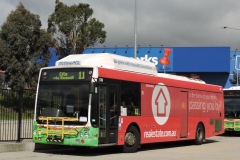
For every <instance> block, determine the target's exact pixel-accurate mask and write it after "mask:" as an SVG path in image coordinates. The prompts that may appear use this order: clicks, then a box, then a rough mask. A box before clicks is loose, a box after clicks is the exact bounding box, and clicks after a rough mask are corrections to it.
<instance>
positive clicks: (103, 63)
mask: <svg viewBox="0 0 240 160" xmlns="http://www.w3.org/2000/svg"><path fill="white" fill-rule="evenodd" d="M84 65H85V66H90V65H91V66H94V67H103V68H108V69H116V70H125V71H131V72H137V73H144V74H151V75H157V74H158V72H157V68H156V66H155V64H153V63H151V62H147V61H142V60H139V59H134V58H129V57H124V56H119V55H115V54H111V53H94V54H72V55H69V56H67V57H65V58H62V59H60V60H58V61H56V63H55V66H61V67H63V66H66V67H69V66H72V67H73V66H76V67H77V66H84Z"/></svg>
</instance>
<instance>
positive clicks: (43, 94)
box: [36, 82, 89, 125]
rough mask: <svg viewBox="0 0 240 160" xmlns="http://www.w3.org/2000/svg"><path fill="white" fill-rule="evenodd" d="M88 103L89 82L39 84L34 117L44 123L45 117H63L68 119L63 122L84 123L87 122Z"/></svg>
mask: <svg viewBox="0 0 240 160" xmlns="http://www.w3.org/2000/svg"><path fill="white" fill-rule="evenodd" d="M88 103H89V83H86V82H85V83H66V82H65V83H50V84H49V83H46V84H45V83H44V84H40V87H39V91H38V97H37V108H36V111H37V116H36V118H37V121H38V123H46V117H64V118H67V119H70V120H68V121H66V122H65V124H66V123H69V124H72V125H73V124H76V125H84V124H86V123H87V115H88ZM43 117H45V119H44V118H43ZM44 120H45V121H44ZM50 120H51V119H49V121H50ZM49 123H51V121H50V122H49ZM55 123H56V122H55ZM57 123H59V124H60V123H61V121H59V122H57Z"/></svg>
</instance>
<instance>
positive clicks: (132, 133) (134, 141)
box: [123, 126, 140, 153]
mask: <svg viewBox="0 0 240 160" xmlns="http://www.w3.org/2000/svg"><path fill="white" fill-rule="evenodd" d="M139 145H140V133H139V131H138V129H137V128H136V127H135V126H130V127H129V128H128V130H127V132H126V134H125V138H124V145H123V152H126V153H133V152H136V151H137V149H138V147H139Z"/></svg>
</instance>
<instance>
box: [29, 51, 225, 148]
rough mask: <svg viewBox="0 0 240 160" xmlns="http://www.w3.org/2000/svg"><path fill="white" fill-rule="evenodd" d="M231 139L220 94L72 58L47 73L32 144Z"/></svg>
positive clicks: (118, 64)
mask: <svg viewBox="0 0 240 160" xmlns="http://www.w3.org/2000/svg"><path fill="white" fill-rule="evenodd" d="M223 132H224V99H223V89H222V87H220V86H216V85H210V84H206V83H205V82H203V81H200V80H194V79H190V78H187V77H181V76H176V75H170V74H166V73H158V72H157V70H156V66H155V65H154V64H153V63H150V62H145V61H141V60H138V59H133V58H127V57H124V56H119V55H114V54H110V53H99V54H97V53H94V54H80V55H69V56H67V57H65V58H63V59H61V60H59V61H57V62H56V65H55V66H54V67H46V68H42V69H41V70H40V74H39V81H38V87H37V93H36V102H35V113H34V125H33V142H35V143H37V144H55V145H65V146H82V147H84V146H85V147H100V146H109V145H117V146H121V147H122V149H123V152H136V151H137V149H138V148H139V146H140V145H142V144H147V143H155V142H168V141H180V140H193V141H194V142H195V143H196V144H202V143H203V142H204V141H205V139H206V138H209V137H212V136H216V135H219V134H222V133H223Z"/></svg>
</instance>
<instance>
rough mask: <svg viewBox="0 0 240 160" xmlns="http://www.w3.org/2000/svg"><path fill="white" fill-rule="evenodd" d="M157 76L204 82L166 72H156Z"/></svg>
mask: <svg viewBox="0 0 240 160" xmlns="http://www.w3.org/2000/svg"><path fill="white" fill-rule="evenodd" d="M158 76H159V77H164V78H170V79H175V80H181V81H189V82H195V83H204V84H205V82H204V81H202V80H200V79H193V78H189V77H184V76H178V75H172V74H166V73H158Z"/></svg>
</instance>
